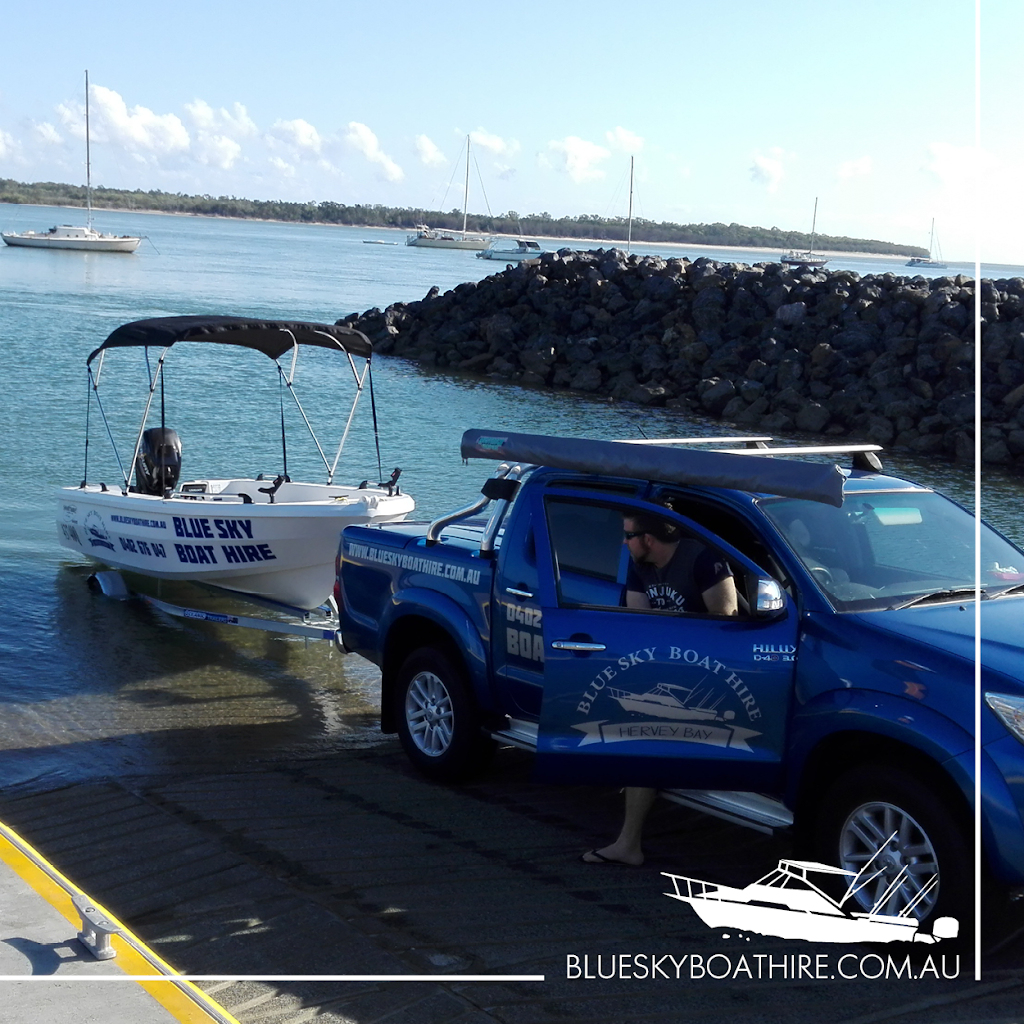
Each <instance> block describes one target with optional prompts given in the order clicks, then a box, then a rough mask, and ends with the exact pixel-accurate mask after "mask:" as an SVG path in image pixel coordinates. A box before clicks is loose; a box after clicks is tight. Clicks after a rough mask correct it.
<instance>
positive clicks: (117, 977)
mask: <svg viewBox="0 0 1024 1024" xmlns="http://www.w3.org/2000/svg"><path fill="white" fill-rule="evenodd" d="M546 980H547V978H546V976H545V975H543V974H89V975H80V976H78V977H69V976H68V977H65V976H64V975H60V976H57V975H53V974H0V981H40V982H52V981H61V982H71V983H73V984H76V985H77V984H79V983H84V982H93V981H100V982H102V981H116V982H118V983H119V984H120V983H121V982H125V981H166V982H169V983H173V982H176V981H191V982H193V983H194V982H197V981H277V982H285V981H389V982H390V981H419V982H424V981H434V982H452V981H462V982H468V981H473V982H480V981H546Z"/></svg>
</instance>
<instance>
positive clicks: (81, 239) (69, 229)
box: [0, 71, 142, 252]
mask: <svg viewBox="0 0 1024 1024" xmlns="http://www.w3.org/2000/svg"><path fill="white" fill-rule="evenodd" d="M85 182H86V184H85V209H86V222H85V226H84V227H75V226H72V225H70V224H58V225H57V226H55V227H52V228H50V230H49V231H21V232H17V231H10V232H0V238H2V239H3V240H4V242H6V243H7V245H14V246H23V247H25V248H29V249H79V250H82V251H84V252H135V250H136V249H138V247H139V243H140V242H141V241H142V239H141V238H140V237H137V236H135V235H109V234H104V233H103V232H100V231H96V230H95V229H94V228H93V226H92V161H91V158H90V150H89V72H88V71H86V73H85Z"/></svg>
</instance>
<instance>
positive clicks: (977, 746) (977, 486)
mask: <svg viewBox="0 0 1024 1024" xmlns="http://www.w3.org/2000/svg"><path fill="white" fill-rule="evenodd" d="M980 155H981V0H974V170H975V175H977V174H978V173H979V172H980V170H981V159H980ZM974 196H975V202H976V203H979V204H980V199H981V182H979V181H978V180H977V177H976V178H975V181H974ZM978 212H979V211H978V210H977V208H976V209H975V221H974V587H975V593H974V980H975V981H981V220H980V218H979V217H978V216H977V214H978Z"/></svg>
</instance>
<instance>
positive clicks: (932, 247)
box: [928, 217, 935, 259]
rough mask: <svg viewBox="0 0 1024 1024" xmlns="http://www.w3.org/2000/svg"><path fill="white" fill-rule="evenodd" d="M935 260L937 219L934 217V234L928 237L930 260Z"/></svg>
mask: <svg viewBox="0 0 1024 1024" xmlns="http://www.w3.org/2000/svg"><path fill="white" fill-rule="evenodd" d="M934 258H935V218H934V217H932V233H931V234H930V235H929V236H928V259H934Z"/></svg>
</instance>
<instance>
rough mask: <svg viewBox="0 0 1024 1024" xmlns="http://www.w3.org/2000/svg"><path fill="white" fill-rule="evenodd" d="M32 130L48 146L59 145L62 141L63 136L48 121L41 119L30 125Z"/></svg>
mask: <svg viewBox="0 0 1024 1024" xmlns="http://www.w3.org/2000/svg"><path fill="white" fill-rule="evenodd" d="M32 132H33V134H34V135H35V137H36V138H37V139H38V140H39V141H40V142H44V143H46V144H47V145H50V146H59V145H61V144H62V143H63V142H64V139H63V137H62V136H61V135H60V133H59V132H58V131H57V129H56V128H54V127H53V125H52V124H50V122H49V121H42V122H40V123H39V124H36V125H33V126H32Z"/></svg>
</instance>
